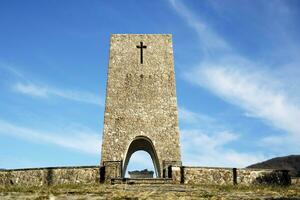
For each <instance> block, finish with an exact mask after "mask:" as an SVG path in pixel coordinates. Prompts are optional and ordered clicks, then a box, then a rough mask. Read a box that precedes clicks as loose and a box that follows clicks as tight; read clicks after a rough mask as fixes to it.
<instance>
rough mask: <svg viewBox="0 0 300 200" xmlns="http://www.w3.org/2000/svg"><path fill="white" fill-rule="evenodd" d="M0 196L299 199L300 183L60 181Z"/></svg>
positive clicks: (1, 189) (0, 192)
mask: <svg viewBox="0 0 300 200" xmlns="http://www.w3.org/2000/svg"><path fill="white" fill-rule="evenodd" d="M0 199H1V200H2V199H3V200H5V199H17V200H18V199H20V200H21V199H22V200H23V199H36V200H42V199H50V200H60V199H72V200H75V199H76V200H83V199H91V200H96V199H127V200H130V199H132V200H137V199H164V200H167V199H232V200H234V199H237V200H238V199H266V200H275V199H277V200H288V199H291V200H300V186H299V185H292V186H289V187H278V186H251V187H245V186H243V187H242V186H216V185H168V184H156V185H81V186H80V185H60V186H50V187H26V188H24V187H18V186H9V187H4V186H0Z"/></svg>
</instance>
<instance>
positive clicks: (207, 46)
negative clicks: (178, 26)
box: [169, 0, 231, 53]
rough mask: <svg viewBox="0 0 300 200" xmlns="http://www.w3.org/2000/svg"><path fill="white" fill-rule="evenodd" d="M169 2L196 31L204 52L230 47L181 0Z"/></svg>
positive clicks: (228, 48)
mask: <svg viewBox="0 0 300 200" xmlns="http://www.w3.org/2000/svg"><path fill="white" fill-rule="evenodd" d="M169 3H170V4H171V5H172V7H173V8H174V9H175V10H176V12H177V13H178V14H179V15H180V16H181V17H183V18H184V19H185V20H186V22H187V24H188V25H189V26H190V27H191V28H193V29H194V30H195V31H196V33H197V34H198V39H199V40H200V41H201V47H203V50H204V51H205V53H211V52H212V51H213V50H215V51H216V50H218V51H219V50H223V51H225V50H226V51H229V50H230V49H231V47H230V46H229V45H228V44H227V42H226V41H225V40H224V39H223V38H222V37H219V36H218V35H217V34H216V33H215V32H214V31H213V30H212V29H211V28H210V26H208V24H206V23H205V21H204V20H201V19H200V18H198V17H197V16H196V15H195V14H194V13H193V12H191V11H190V10H189V9H188V8H187V7H186V6H185V5H184V4H183V3H182V2H181V1H178V0H169Z"/></svg>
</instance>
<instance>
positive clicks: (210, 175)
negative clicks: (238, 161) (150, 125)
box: [0, 166, 291, 186]
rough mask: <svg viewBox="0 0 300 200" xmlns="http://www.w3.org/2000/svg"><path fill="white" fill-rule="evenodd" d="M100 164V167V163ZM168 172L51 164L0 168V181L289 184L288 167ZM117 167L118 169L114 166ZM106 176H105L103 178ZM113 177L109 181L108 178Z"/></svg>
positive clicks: (32, 183) (24, 183)
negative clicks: (152, 174) (113, 173)
mask: <svg viewBox="0 0 300 200" xmlns="http://www.w3.org/2000/svg"><path fill="white" fill-rule="evenodd" d="M102 168H103V167H102ZM169 168H170V170H171V173H170V176H171V177H170V176H169V177H166V178H161V179H147V180H146V179H145V180H143V179H122V178H118V177H119V175H120V174H117V175H118V176H117V177H115V178H109V177H106V176H105V173H103V172H102V175H101V176H102V178H104V179H105V181H101V180H100V174H101V170H100V166H83V167H53V168H51V167H50V168H32V169H16V170H0V185H22V186H43V185H58V184H95V183H100V182H102V183H103V182H105V183H115V184H117V183H128V184H131V183H134V184H138V183H145V182H147V183H148V182H149V184H153V183H177V184H197V185H208V184H211V185H233V184H238V185H252V184H276V185H289V184H291V178H290V176H289V175H288V171H284V170H282V171H280V170H268V169H236V168H212V167H188V166H171V167H169ZM115 170H117V171H119V170H118V169H115ZM106 179H107V180H106ZM112 180H113V181H112Z"/></svg>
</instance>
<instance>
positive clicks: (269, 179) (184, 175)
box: [172, 166, 290, 185]
mask: <svg viewBox="0 0 300 200" xmlns="http://www.w3.org/2000/svg"><path fill="white" fill-rule="evenodd" d="M172 179H173V181H174V182H175V183H184V184H199V185H201V184H203V185H207V184H212V185H233V184H238V185H252V184H277V185H288V184H290V183H289V177H288V174H283V173H282V172H281V171H277V170H269V169H236V168H212V167H186V166H181V167H178V166H175V167H172ZM262 180H263V181H262Z"/></svg>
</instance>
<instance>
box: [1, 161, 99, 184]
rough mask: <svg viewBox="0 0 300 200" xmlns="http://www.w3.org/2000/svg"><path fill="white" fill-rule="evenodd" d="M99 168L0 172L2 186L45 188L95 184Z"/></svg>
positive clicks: (97, 179) (97, 180)
mask: <svg viewBox="0 0 300 200" xmlns="http://www.w3.org/2000/svg"><path fill="white" fill-rule="evenodd" d="M97 182H99V167H98V166H93V167H61V168H36V169H19V170H3V171H0V185H22V186H43V185H57V184H95V183H97Z"/></svg>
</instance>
